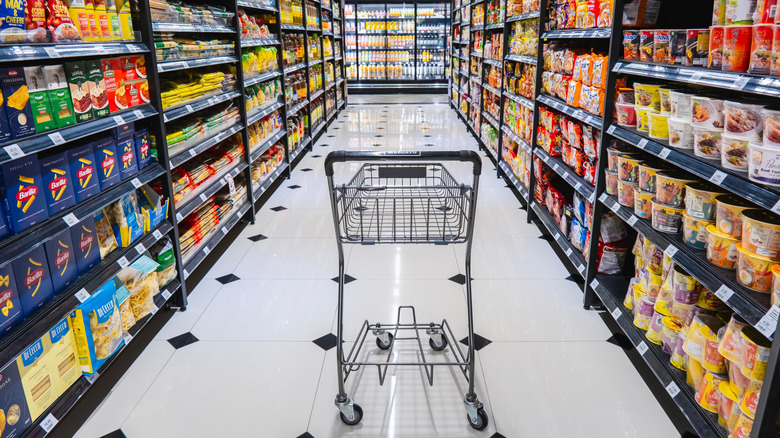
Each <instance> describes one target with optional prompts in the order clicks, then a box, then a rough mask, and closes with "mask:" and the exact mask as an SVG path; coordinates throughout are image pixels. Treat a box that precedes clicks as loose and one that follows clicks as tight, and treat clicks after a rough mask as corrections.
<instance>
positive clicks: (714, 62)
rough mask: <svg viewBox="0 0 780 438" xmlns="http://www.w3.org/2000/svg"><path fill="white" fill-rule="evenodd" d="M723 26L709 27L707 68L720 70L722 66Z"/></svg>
mask: <svg viewBox="0 0 780 438" xmlns="http://www.w3.org/2000/svg"><path fill="white" fill-rule="evenodd" d="M725 30H726V28H725V26H712V27H710V44H709V55H708V57H707V68H710V69H713V70H721V69H722V68H723V35H724V32H725Z"/></svg>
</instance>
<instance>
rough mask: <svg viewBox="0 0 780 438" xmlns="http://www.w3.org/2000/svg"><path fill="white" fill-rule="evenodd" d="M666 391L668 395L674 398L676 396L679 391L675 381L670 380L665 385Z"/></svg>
mask: <svg viewBox="0 0 780 438" xmlns="http://www.w3.org/2000/svg"><path fill="white" fill-rule="evenodd" d="M666 392H668V393H669V395H670V396H671V397H672V398H674V397H676V396H677V394H679V393H680V387H679V386H677V384H676V383H674V382H671V383H669V384H668V385H666Z"/></svg>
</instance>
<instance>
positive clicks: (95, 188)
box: [67, 143, 100, 202]
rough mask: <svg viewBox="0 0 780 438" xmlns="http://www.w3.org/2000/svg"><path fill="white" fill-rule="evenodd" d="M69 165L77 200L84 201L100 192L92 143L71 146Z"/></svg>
mask: <svg viewBox="0 0 780 438" xmlns="http://www.w3.org/2000/svg"><path fill="white" fill-rule="evenodd" d="M67 154H68V166H70V174H71V176H72V177H73V181H74V182H75V184H73V193H74V194H75V195H76V202H84V201H86V200H87V198H89V197H90V196H92V195H95V194H98V193H100V182H99V177H98V174H97V173H98V172H97V163H96V161H95V152H93V150H92V143H87V144H85V145H81V146H77V147H75V148H71V149H70V150H68V152H67Z"/></svg>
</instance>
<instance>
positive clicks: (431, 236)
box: [325, 151, 488, 430]
mask: <svg viewBox="0 0 780 438" xmlns="http://www.w3.org/2000/svg"><path fill="white" fill-rule="evenodd" d="M348 161H357V162H364V164H363V165H362V166H361V167H360V170H358V172H357V173H356V174H355V176H354V177H352V179H351V180H349V182H348V183H346V184H341V185H338V186H337V185H336V184H334V182H333V164H334V163H338V162H348ZM441 161H461V162H470V163H472V165H473V183H472V185H471V186H468V185H464V184H459V183H458V182H457V181H456V180H455V178H453V176H452V175H451V174H450V172H449V171H447V169H446V168H444V166H442V165H441V164H440V162H441ZM481 173H482V160H481V159H480V157H479V155H477V153H476V152H473V151H445V152H432V151H425V152H423V151H413V152H346V151H336V152H331V153H330V154H328V156H327V158H326V159H325V174H326V176H327V177H328V189H329V191H330V199H331V207H332V210H333V222H334V225H335V227H336V236H337V241H338V253H339V277H338V278H339V281H338V283H339V293H338V329H337V343H336V356H337V360H338V379H339V393H338V395H337V396H336V406H337V407H338V408H339V411H340V416H341V421H343V422H344V423H346V424H348V425H356V424H358V423H359V422H360V420H361V419H362V418H363V409H362V408H361V407H360V406H359V405H358V404H356V403H355V402H354V400H353V399H352V398H350V397H349V396H348V395H347V393H346V391H345V390H344V382H345V381H346V379H347V377H348V376H349V374H350V373H351V372H353V371H357V370H358V369H360V367H362V366H364V365H367V366H371V365H375V366H376V367H377V370H378V372H379V381H380V384H383V383H384V379H385V376H386V374H387V370H388V367H389V366H391V365H392V366H419V367H422V368H423V369H424V370H425V373H426V376H427V378H428V383H429V384H430V385H433V370H434V367H436V366H457V367H459V368H460V370H461V371H462V372H463V375H464V376H465V378H466V380H467V381H468V392H467V393H466V395H465V397H464V404H465V406H466V414H467V415H466V416H467V418H468V420H469V423H470V424H471V426H472V427H474V428H475V429H478V430H482V429H484V428H485V427H487V423H488V418H487V415H486V414H485V411H484V409H483V404H482V403H480V401H479V399H478V398H477V395H476V394H475V393H474V360H475V356H474V329H473V318H472V306H471V243H472V238H473V234H474V233H473V231H474V214H475V212H476V201H477V188H478V185H479V176H480V174H481ZM345 243H359V244H362V245H374V244H383V243H394V244H399V243H417V244H435V245H447V244H451V243H452V244H455V243H465V244H466V257H465V265H466V307H467V313H468V315H467V317H468V352H467V353H466V354H464V353H463V351H462V350H461V347H460V345H458V342H457V340H456V339H455V336H454V335H453V333H452V330H451V329H450V326H449V324H448V323H447V320H446V319H445V320H443V321H442V322H441V324H438V323H433V322H431V323H418V322H417V317H416V314H415V311H414V308H413V307H411V306H401V307H399V308H398V317H397V319H396V322H395V324H380V323H375V324H370V323H369V322H368V320H366V321H365V322H364V323H363V325H362V327H361V329H360V332H359V334H358V337H357V340H356V342H355V344H354V345H353V346H352V348H351V349H350V352H349V355H348V356H346V357H345V356H344V350H343V346H342V337H343V317H344V275H345V274H344V249H343V244H345ZM402 312H405V313H407V314H409V315H411V322H406V323H402V322H401V314H402ZM421 331H424V333H425V334H426V335H427V336H428V337H429V340H428V343H429V345H430V347H431V348H432V349H433V350H435V351H442V350H444V349H445V348H446V347H447V345H448V344H449V345H451V346H452V347H451V351H452V355H453V356H454V360H450V361H438V362H433V361H428V360H426V358H425V352H424V349H423V343H422V341H421V337H420V334H421ZM369 332H370V333H372V334H373V335H374V336H376V345H377V346H378V347H379V348H380V349H382V350H387V359H386V360H385V361H381V362H370V361H360V360H358V358H359V355H360V350H361V348H362V345H363V343H364V341H365V339H366V337H367V336H368V334H369ZM399 334H401V335H404V336H402V337H399ZM406 334H408V335H406ZM396 341H417V345H418V347H419V354H418V358H419V359H420V360H419V361H413V362H407V361H404V362H401V361H395V362H391V360H390V359H391V357H392V356H393V355H392V352H393V347H394V345H395V342H396Z"/></svg>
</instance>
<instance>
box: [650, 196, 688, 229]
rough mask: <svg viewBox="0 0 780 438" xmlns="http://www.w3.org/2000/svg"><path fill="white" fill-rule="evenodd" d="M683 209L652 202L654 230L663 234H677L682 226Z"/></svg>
mask: <svg viewBox="0 0 780 438" xmlns="http://www.w3.org/2000/svg"><path fill="white" fill-rule="evenodd" d="M682 213H683V209H682V208H677V207H673V206H669V205H665V204H661V203H659V202H657V201H656V200H653V201H652V215H653V216H652V223H653V229H655V230H658V231H660V232H662V233H669V234H676V233H677V232H679V231H680V225H682Z"/></svg>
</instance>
